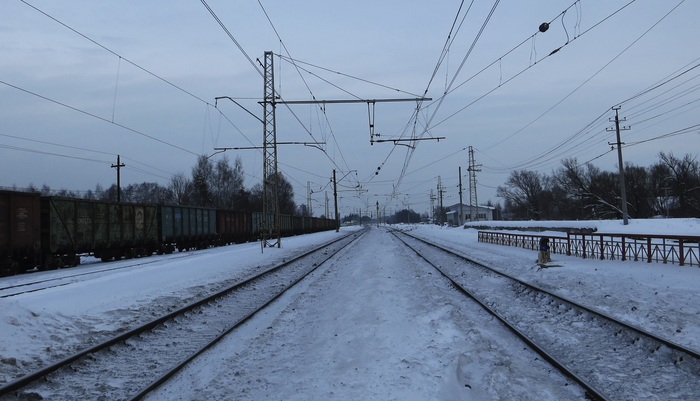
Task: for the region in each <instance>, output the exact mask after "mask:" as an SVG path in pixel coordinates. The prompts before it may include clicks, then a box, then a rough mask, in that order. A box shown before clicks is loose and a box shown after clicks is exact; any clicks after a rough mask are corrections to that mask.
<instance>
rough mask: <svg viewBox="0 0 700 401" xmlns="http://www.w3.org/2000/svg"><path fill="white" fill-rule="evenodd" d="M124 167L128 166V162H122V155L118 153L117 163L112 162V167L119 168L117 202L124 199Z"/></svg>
mask: <svg viewBox="0 0 700 401" xmlns="http://www.w3.org/2000/svg"><path fill="white" fill-rule="evenodd" d="M122 167H126V164H124V163H122V162H121V158H120V156H119V155H117V164H112V168H116V169H117V203H121V201H122V174H121V168H122Z"/></svg>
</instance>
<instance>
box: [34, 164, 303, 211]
mask: <svg viewBox="0 0 700 401" xmlns="http://www.w3.org/2000/svg"><path fill="white" fill-rule="evenodd" d="M277 179H278V181H277V185H278V197H279V205H280V213H282V214H291V215H296V214H299V215H308V212H307V208H306V205H301V206H300V207H299V208H297V206H296V204H295V203H294V189H293V187H292V185H291V184H290V183H289V181H287V179H286V178H285V177H284V175H282V174H281V173H278V176H277ZM244 183H245V174H244V171H243V162H242V161H241V159H240V157H237V158H236V160H235V161H234V162H233V163H231V162H230V161H229V159H228V158H227V157H226V156H225V155H224V156H223V157H222V158H220V159H218V160H217V161H216V162H213V161H211V160H210V159H209V158H207V157H206V156H199V157H198V158H197V162H196V164H195V165H194V166H193V167H192V171H191V174H190V176H187V175H186V174H185V173H178V174H175V175H174V176H173V177H172V178H171V180H170V183H169V184H168V185H167V186H163V185H159V184H157V183H152V182H143V183H140V184H129V185H127V186H126V187H123V188H121V201H122V202H130V203H157V204H166V205H186V206H201V207H213V208H218V209H230V210H238V211H256V212H258V211H261V210H262V204H263V202H262V198H263V196H262V195H263V184H262V182H260V183H257V184H255V185H253V187H252V188H250V189H248V188H246V187H245V186H244ZM27 190H28V191H30V192H40V193H42V194H44V195H55V196H65V197H71V198H84V199H92V200H101V201H110V202H116V201H117V192H118V188H117V186H116V184H113V185H112V186H110V187H109V188H107V189H104V188H103V187H102V186H101V185H99V184H98V185H97V186H96V187H95V189H94V190H89V191H86V192H84V193H80V192H76V191H69V190H59V191H52V190H51V188H50V187H49V186H47V185H43V186H42V187H41V188H37V187H35V186H33V185H30V187H29V188H27Z"/></svg>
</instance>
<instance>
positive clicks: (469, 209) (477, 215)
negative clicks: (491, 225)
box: [447, 203, 496, 226]
mask: <svg viewBox="0 0 700 401" xmlns="http://www.w3.org/2000/svg"><path fill="white" fill-rule="evenodd" d="M495 209H496V208H495V207H493V206H483V205H482V206H476V205H475V206H470V205H465V204H462V215H461V216H460V214H459V211H460V208H459V203H457V204H454V205H452V206H448V207H447V224H449V225H451V226H459V225H462V224H464V223H465V222H467V221H482V220H493V211H494V210H495Z"/></svg>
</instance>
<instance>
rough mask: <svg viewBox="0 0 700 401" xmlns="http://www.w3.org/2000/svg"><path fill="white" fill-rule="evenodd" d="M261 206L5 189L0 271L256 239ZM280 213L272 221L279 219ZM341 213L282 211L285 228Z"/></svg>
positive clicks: (299, 228) (322, 223) (303, 227)
mask: <svg viewBox="0 0 700 401" xmlns="http://www.w3.org/2000/svg"><path fill="white" fill-rule="evenodd" d="M262 217H263V215H262V213H258V212H241V211H234V210H221V209H213V208H205V207H191V206H173V205H158V204H135V203H114V202H104V201H94V200H87V199H73V198H64V197H57V196H42V195H40V194H38V193H27V192H16V191H0V275H9V274H17V273H21V272H25V271H27V270H31V269H34V268H37V269H39V270H46V269H56V268H62V267H69V266H76V265H78V264H79V263H80V255H93V256H95V257H97V258H100V259H102V260H103V261H108V260H111V259H121V258H133V257H143V256H148V255H152V254H154V253H158V254H164V253H172V252H174V251H175V250H179V251H183V250H189V249H204V248H208V247H211V246H221V245H228V244H232V243H242V242H248V241H255V240H257V239H259V238H260V235H261V223H262V222H263V218H262ZM274 220H275V219H274V215H270V216H268V221H270V222H273V223H274ZM336 224H337V223H336V221H335V220H332V219H326V218H318V217H302V216H290V215H280V221H279V227H280V233H281V235H282V236H290V235H299V234H308V233H313V232H318V231H324V230H333V229H335V228H336Z"/></svg>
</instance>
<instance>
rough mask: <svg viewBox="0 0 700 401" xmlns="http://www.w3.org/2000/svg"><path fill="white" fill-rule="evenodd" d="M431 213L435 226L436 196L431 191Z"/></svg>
mask: <svg viewBox="0 0 700 401" xmlns="http://www.w3.org/2000/svg"><path fill="white" fill-rule="evenodd" d="M430 213H432V215H433V224H435V194H434V193H433V190H432V189H431V190H430Z"/></svg>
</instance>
